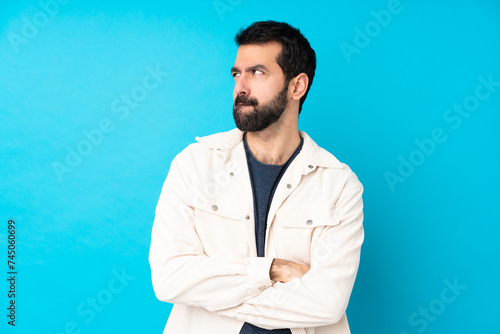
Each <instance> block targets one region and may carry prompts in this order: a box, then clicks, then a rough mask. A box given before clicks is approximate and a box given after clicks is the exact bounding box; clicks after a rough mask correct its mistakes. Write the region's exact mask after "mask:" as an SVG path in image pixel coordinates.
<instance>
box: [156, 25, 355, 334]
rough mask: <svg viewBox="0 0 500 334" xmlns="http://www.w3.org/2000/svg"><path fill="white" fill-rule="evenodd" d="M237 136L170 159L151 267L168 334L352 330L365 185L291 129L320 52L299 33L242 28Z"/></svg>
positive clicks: (204, 141) (201, 141)
mask: <svg viewBox="0 0 500 334" xmlns="http://www.w3.org/2000/svg"><path fill="white" fill-rule="evenodd" d="M235 40H236V42H237V44H238V45H239V48H238V52H237V55H236V60H235V63H234V66H233V68H232V69H231V73H232V75H233V77H234V83H235V85H234V92H233V98H234V107H233V116H234V119H235V123H236V125H237V128H236V129H233V130H231V131H229V132H224V133H218V134H214V135H211V136H207V137H202V138H198V137H197V138H196V139H197V141H198V143H196V144H191V145H189V146H188V147H187V148H186V149H185V150H184V151H182V152H181V153H180V154H179V155H178V156H176V157H175V159H174V160H173V162H172V165H171V168H170V171H169V174H168V176H167V179H166V181H165V184H164V186H163V189H162V193H161V195H160V199H159V202H158V206H157V208H156V216H155V221H154V224H153V232H152V240H151V249H150V257H149V261H150V264H151V271H152V280H153V287H154V290H155V293H156V296H157V297H158V299H160V300H162V301H166V302H170V303H174V306H173V309H172V312H171V314H170V316H169V319H168V321H167V324H166V326H165V331H164V333H173V334H178V333H183V334H191V333H192V334H194V333H196V334H199V333H208V334H210V333H214V334H236V333H269V332H275V333H293V334H300V333H302V334H306V333H307V334H312V333H314V334H326V333H328V334H334V333H349V326H348V324H347V319H346V315H345V310H346V308H347V304H348V301H349V297H350V294H351V291H352V287H353V285H354V280H355V277H356V273H357V270H358V265H359V257H360V249H361V245H362V242H363V238H364V233H363V226H362V221H363V204H362V192H363V187H362V185H361V183H360V182H359V181H358V179H357V177H356V175H355V174H354V173H353V172H352V171H351V170H350V169H349V167H348V166H347V165H345V164H343V163H340V162H339V161H338V160H337V159H336V158H335V157H334V156H333V155H331V154H330V153H328V152H327V151H325V150H324V149H322V148H320V147H319V146H317V145H316V144H315V143H314V142H313V140H312V139H311V138H310V137H309V136H308V135H307V134H306V133H305V132H302V131H299V130H298V117H299V113H300V111H301V109H302V104H303V103H304V100H305V98H306V96H307V93H308V91H309V88H310V86H311V84H312V81H313V78H314V72H315V68H316V55H315V53H314V51H313V49H312V48H311V46H310V45H309V42H308V41H307V39H306V38H305V37H304V36H303V35H302V34H301V33H300V31H299V30H297V29H295V28H293V27H291V26H290V25H288V24H286V23H279V22H274V21H266V22H256V23H254V24H252V25H250V26H249V27H248V28H246V29H245V30H242V31H240V32H239V33H238V34H237V35H236V38H235Z"/></svg>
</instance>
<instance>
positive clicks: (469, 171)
mask: <svg viewBox="0 0 500 334" xmlns="http://www.w3.org/2000/svg"><path fill="white" fill-rule="evenodd" d="M45 1H48V0H45ZM48 2H50V1H48ZM61 2H62V1H61ZM65 2H67V1H65ZM388 6H391V1H387V0H378V1H356V2H345V1H343V2H331V1H315V2H311V3H308V4H307V5H306V4H305V2H303V1H275V2H274V1H273V2H271V1H261V0H256V1H247V0H231V1H230V0H221V1H216V2H214V1H211V0H205V1H148V0H143V1H139V2H138V1H126V0H124V1H77V0H72V1H69V2H68V3H67V4H59V5H58V6H57V7H58V8H55V7H54V6H52V7H49V9H47V8H45V9H44V6H43V2H42V3H39V2H37V1H9V2H4V3H2V6H1V10H0V124H1V132H0V136H1V140H0V159H1V161H0V175H1V177H0V221H1V226H0V247H1V248H0V255H1V256H2V257H3V259H0V267H1V272H2V273H3V274H2V275H1V276H0V278H1V279H0V281H1V282H2V283H0V295H1V296H2V298H1V299H0V302H1V305H0V309H1V310H3V311H1V312H0V313H1V314H0V319H2V320H1V323H0V328H1V329H0V330H1V332H2V333H54V334H55V333H72V332H75V333H79V332H80V333H110V332H123V333H161V332H162V330H163V327H164V325H165V322H166V320H167V318H168V315H169V312H170V309H171V305H170V304H167V303H162V302H160V301H158V300H157V299H156V298H155V296H154V293H153V289H152V286H151V277H150V269H149V263H148V260H147V256H148V251H149V243H150V233H151V227H152V223H153V219H154V209H155V207H156V203H157V200H158V197H159V194H160V190H161V186H162V183H163V181H164V179H165V177H166V175H167V172H168V169H169V166H170V162H171V161H172V159H173V158H174V156H175V155H176V154H177V153H178V152H180V151H181V150H182V149H183V148H184V147H186V146H187V145H188V144H189V143H191V142H193V141H194V137H195V136H200V135H208V134H211V133H215V132H220V131H226V130H229V129H231V128H233V127H234V122H233V119H232V115H231V108H232V88H233V79H232V77H231V75H230V68H231V66H232V65H233V62H234V58H235V55H236V49H237V48H236V46H235V44H234V42H233V37H234V34H235V33H236V32H237V31H238V30H239V29H240V28H241V27H246V26H247V25H249V24H250V23H252V22H254V21H257V20H265V19H274V20H281V21H286V22H288V23H290V24H292V25H293V26H296V27H298V28H300V29H301V31H302V32H303V33H304V35H305V36H306V37H307V38H308V39H309V41H310V43H311V45H312V46H313V48H314V49H315V51H316V53H317V57H318V66H317V72H316V77H315V80H314V84H313V86H312V89H311V92H310V94H309V97H308V98H307V101H306V102H305V104H304V109H303V111H302V113H301V115H300V120H299V127H300V129H301V130H304V131H306V132H307V133H308V134H309V135H310V136H311V137H312V138H313V139H314V140H315V141H316V142H317V143H318V144H319V145H320V146H323V147H324V148H326V149H327V150H329V151H330V152H332V153H333V154H334V155H335V156H337V157H338V158H339V160H341V161H343V162H345V163H347V164H348V165H349V166H350V167H351V168H352V169H353V170H354V171H355V172H356V174H357V175H358V177H359V179H360V180H361V182H362V183H363V185H364V187H365V193H364V204H365V221H364V226H365V233H366V235H365V243H364V245H363V249H362V258H361V265H360V269H359V273H358V277H357V280H356V285H355V287H354V291H353V294H352V297H351V301H350V304H349V308H348V310H347V315H348V319H349V322H350V326H351V331H352V332H353V333H383V334H389V333H395V334H407V333H411V334H413V333H422V332H425V333H429V334H431V333H473V332H474V333H498V332H500V323H499V321H498V311H499V308H498V300H499V297H500V292H499V291H500V289H499V288H498V284H499V282H500V270H499V269H500V268H499V265H498V260H497V256H498V254H500V246H499V245H500V243H499V242H498V237H499V234H500V233H499V232H500V227H499V223H500V219H499V218H500V214H499V212H498V210H497V208H498V204H499V199H500V196H499V194H498V189H499V185H500V176H499V173H498V171H499V169H500V151H499V149H498V144H499V142H500V141H499V139H500V135H499V132H498V124H499V123H500V116H499V114H500V113H499V111H500V87H499V86H496V87H494V86H493V87H490V89H491V91H488V90H487V89H486V88H485V87H484V85H483V87H482V88H479V89H480V92H481V93H482V94H483V95H487V97H484V96H483V95H481V96H483V97H484V99H482V100H478V99H477V98H475V97H474V96H475V94H476V88H477V87H478V86H479V85H481V81H480V79H479V78H481V77H482V78H483V79H484V80H488V77H489V76H491V80H493V81H494V82H499V81H500V61H499V59H500V19H499V17H500V2H498V1H493V0H477V1H456V0H455V1H451V0H446V1H445V0H443V1H439V2H436V1H430V0H428V1H424V0H418V1H416V0H415V1H410V0H401V2H400V5H399V7H397V8H398V10H399V12H398V13H397V14H391V17H390V20H389V19H388V18H387V17H385V21H384V22H383V23H384V25H385V26H382V25H381V24H379V23H375V24H374V22H376V21H375V17H376V16H377V13H380V11H381V10H387V7H388ZM50 8H52V9H50ZM56 9H57V10H56ZM41 11H42V12H43V13H42V14H40V12H41ZM372 11H374V13H375V14H374V13H373V12H372ZM44 13H45V14H44ZM44 15H45V16H44ZM378 16H379V19H380V15H378ZM37 20H38V21H37ZM27 22H28V23H27ZM30 22H31V24H34V23H33V22H37V25H38V27H37V26H36V25H35V26H34V27H35V29H33V27H32V29H31V30H29V25H30ZM377 27H378V28H377ZM365 29H368V33H369V35H366V36H365V38H364V39H363V38H362V36H361V35H360V33H359V31H364V33H363V34H366V33H367V32H366V31H365ZM370 29H371V30H370ZM35 30H36V32H35ZM23 33H24V35H23ZM360 36H361V37H360ZM356 42H357V46H356ZM347 44H349V45H350V46H351V47H352V48H354V47H355V48H356V52H353V53H351V54H348V53H346V52H345V50H344V51H343V47H344V48H345V47H346V45H347ZM352 48H351V50H353V49H352ZM148 69H149V70H151V69H153V70H155V69H158V70H159V71H160V72H163V73H164V74H162V75H163V77H161V79H160V80H159V81H161V82H158V83H157V85H156V87H155V88H154V89H152V90H144V89H143V88H141V87H142V85H143V79H144V78H145V77H146V76H147V75H148ZM151 82H152V81H151ZM141 92H142V93H144V92H146V96H142V95H140V93H141ZM131 93H135V94H136V96H140V99H141V101H139V102H137V104H136V105H135V104H134V107H133V108H132V107H124V106H125V104H124V103H123V102H121V101H120V100H121V97H122V95H124V94H126V95H130V94H131ZM487 93H488V94H487ZM137 94H139V95H137ZM142 99H143V100H142ZM116 101H118V102H116ZM477 101H479V105H473V104H474V102H477ZM462 103H470V105H469V108H470V109H474V110H473V111H472V112H471V113H470V115H467V116H466V117H465V116H460V117H459V116H458V114H456V113H455V114H451V112H450V111H448V110H449V109H450V108H453V105H454V104H462ZM471 105H472V107H471ZM118 106H120V107H121V109H118ZM127 109H128V110H127ZM451 116H453V117H454V118H453V121H451V119H450V118H449V117H451ZM447 117H448V118H447ZM103 120H104V123H106V122H107V125H106V126H105V127H104V128H105V129H107V130H108V133H102V131H101V133H102V137H99V136H98V135H96V133H97V132H96V131H98V130H96V129H99V127H100V124H101V122H103ZM110 129H112V130H110ZM436 129H437V131H441V133H442V136H441V137H440V142H436V141H434V144H430V140H433V139H432V133H433V131H435V130H436ZM439 129H441V130H439ZM89 131H90V133H94V135H95V137H94V142H95V143H96V144H95V145H94V144H92V145H91V146H89V144H88V143H89V141H88V139H87V137H86V136H85V134H84V133H85V132H87V133H88V132H89ZM92 131H94V132H92ZM99 131H100V130H99ZM444 138H445V139H444ZM416 141H421V142H425V143H427V144H428V146H427V152H424V150H423V149H420V148H419V146H418V145H417V144H416ZM433 145H434V146H433ZM77 149H80V151H81V152H84V153H85V156H81V159H80V160H74V161H73V167H71V168H69V167H68V169H69V170H68V169H66V170H65V172H64V173H58V172H57V170H56V169H55V167H54V166H56V165H57V166H61V165H62V164H65V165H67V162H66V159H67V156H68V154H70V153H69V152H71V151H72V150H77ZM418 152H420V153H418ZM402 159H403V160H402ZM410 159H412V161H413V163H412V162H408V161H410ZM401 161H407V162H406V163H404V162H401ZM408 163H411V164H413V165H414V166H413V167H411V168H410V169H409V170H408V168H409V167H408ZM58 164H61V165H58ZM400 165H405V166H406V168H407V169H406V170H404V168H405V167H401V166H400ZM398 168H399V169H401V171H402V174H401V173H400V172H398ZM388 173H393V174H390V175H392V176H394V175H398V173H399V177H400V179H398V181H397V182H395V183H391V182H390V181H388V180H387V175H389V174H388ZM403 174H404V176H402V175H403ZM401 180H404V182H401ZM8 219H14V220H15V221H16V224H17V234H16V236H17V251H18V253H17V257H16V269H17V271H18V273H19V274H18V276H17V287H16V288H17V299H16V303H17V320H16V322H17V326H16V327H15V328H12V327H11V326H8V325H7V318H6V314H7V311H6V307H7V306H8V302H9V299H8V298H7V296H6V295H7V290H8V285H7V281H6V278H7V275H6V274H4V273H6V272H7V259H6V256H7V255H6V253H7V221H8ZM2 254H3V255H2ZM4 275H5V276H4ZM117 275H118V276H120V275H121V276H122V281H117V280H116V276H117ZM123 277H125V278H123ZM118 282H120V283H118ZM457 282H458V283H457ZM447 283H448V284H458V285H460V289H459V290H458V292H457V293H455V296H454V297H455V298H453V299H454V301H453V302H446V303H445V302H443V298H442V293H443V291H444V293H445V296H446V297H447V298H448V299H447V300H448V301H449V298H451V297H452V296H453V295H454V294H453V293H452V292H451V290H446V288H447ZM110 284H112V287H111V288H110ZM113 284H114V285H113ZM113 287H114V288H113ZM96 298H97V299H96ZM93 299H95V300H97V302H98V303H99V305H98V306H99V307H98V309H99V311H97V310H95V311H93V313H94V314H93V316H91V314H92V311H90V310H91V307H90V304H89V303H91V301H92V300H93ZM99 300H100V301H101V302H99ZM424 309H429V310H430V311H428V312H430V313H429V315H428V316H427V317H425V316H424V315H422V314H423V313H421V312H425V310H424ZM412 317H413V318H412ZM412 319H413V320H412Z"/></svg>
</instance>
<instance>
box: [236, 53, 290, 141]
mask: <svg viewBox="0 0 500 334" xmlns="http://www.w3.org/2000/svg"><path fill="white" fill-rule="evenodd" d="M280 52H281V45H280V44H279V43H267V44H264V45H242V46H240V47H239V49H238V53H237V55H236V60H235V62H234V66H233V68H232V69H231V73H232V75H233V77H234V91H233V99H234V106H233V117H234V121H235V123H236V126H237V127H238V128H239V129H240V130H242V131H249V132H253V131H261V130H264V129H265V128H267V127H268V126H270V125H271V124H273V123H275V122H276V121H277V120H278V119H279V118H280V117H281V115H282V114H283V112H284V111H285V109H286V107H287V105H288V82H285V77H284V75H283V71H282V70H281V67H280V66H279V65H278V63H277V62H276V57H277V56H278V54H279V53H280Z"/></svg>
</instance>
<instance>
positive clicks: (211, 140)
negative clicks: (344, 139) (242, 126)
mask: <svg viewBox="0 0 500 334" xmlns="http://www.w3.org/2000/svg"><path fill="white" fill-rule="evenodd" d="M299 133H300V136H301V137H302V138H304V146H303V147H302V150H301V152H300V154H299V156H301V155H302V157H303V159H302V160H303V161H304V163H305V164H307V165H308V166H313V167H309V169H316V167H325V168H339V169H343V168H344V165H343V164H342V163H341V162H340V161H339V160H338V159H337V158H335V156H333V155H332V154H331V153H329V152H328V151H326V150H325V149H323V148H321V147H319V146H318V145H317V144H316V143H315V142H314V141H313V140H312V139H311V137H309V136H308V135H307V133H305V132H304V131H299ZM243 134H244V132H243V131H241V130H239V129H238V128H234V129H232V130H230V131H227V132H220V133H216V134H213V135H210V136H205V137H195V138H196V140H197V141H198V142H199V143H201V144H202V145H204V146H206V147H208V148H210V149H214V150H220V151H226V150H231V149H232V148H233V147H235V146H236V145H238V144H239V143H241V142H242V140H243ZM299 156H297V158H298V157H299Z"/></svg>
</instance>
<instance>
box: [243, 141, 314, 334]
mask: <svg viewBox="0 0 500 334" xmlns="http://www.w3.org/2000/svg"><path fill="white" fill-rule="evenodd" d="M243 143H244V145H245V153H246V157H247V163H248V171H249V173H250V181H251V183H252V191H253V202H254V215H255V241H256V244H257V256H259V257H263V256H264V255H265V254H264V250H265V242H266V227H267V215H268V213H269V208H270V207H271V201H272V198H273V195H274V191H275V190H276V187H277V186H278V183H279V181H280V179H281V177H282V176H283V174H284V173H285V170H286V169H287V168H288V166H289V165H290V163H291V162H292V160H293V159H294V158H295V157H296V156H297V154H299V152H300V150H301V149H302V144H303V143H304V139H303V138H302V137H301V138H300V144H299V146H297V149H296V150H295V152H293V154H292V155H291V156H290V158H289V159H288V161H287V162H285V163H284V164H283V165H269V164H265V163H262V162H260V161H259V160H257V159H256V158H255V157H254V156H253V154H252V152H251V151H250V148H249V147H248V144H247V140H246V133H245V134H244V135H243ZM261 333H280V334H292V332H291V331H290V329H274V330H268V329H263V328H260V327H257V326H254V325H252V324H249V323H248V322H245V324H244V325H243V327H242V328H241V331H240V334H261Z"/></svg>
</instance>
